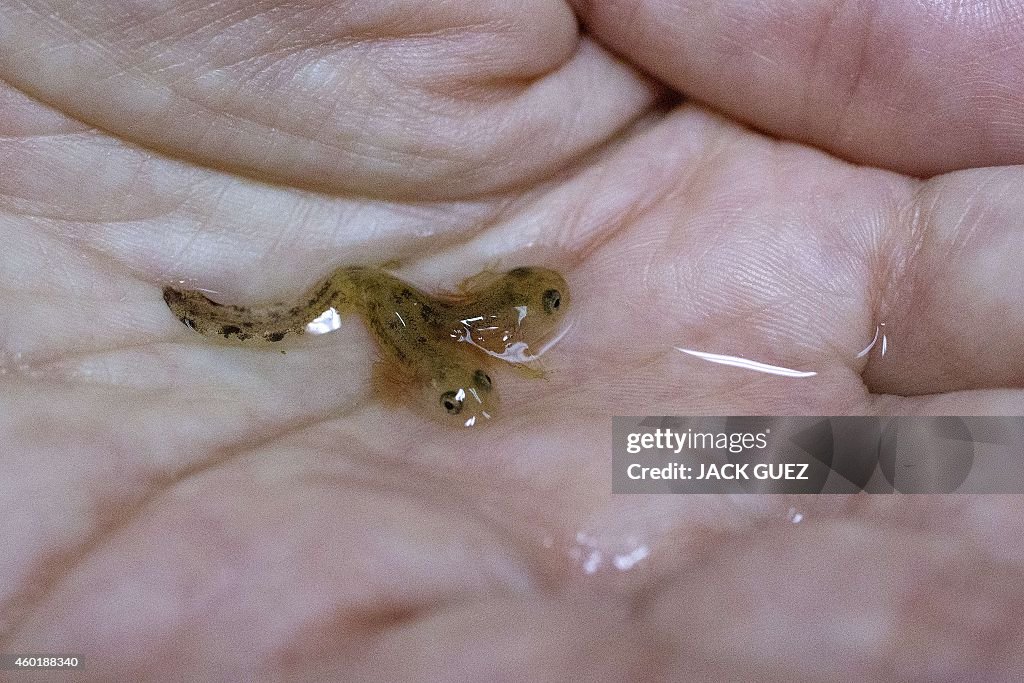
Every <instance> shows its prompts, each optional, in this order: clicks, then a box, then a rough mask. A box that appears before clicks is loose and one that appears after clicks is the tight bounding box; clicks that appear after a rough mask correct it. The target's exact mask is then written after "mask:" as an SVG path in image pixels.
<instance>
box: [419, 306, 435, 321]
mask: <svg viewBox="0 0 1024 683" xmlns="http://www.w3.org/2000/svg"><path fill="white" fill-rule="evenodd" d="M420 317H421V318H423V319H424V320H430V319H431V318H433V317H434V309H433V308H431V307H430V306H423V307H422V308H420Z"/></svg>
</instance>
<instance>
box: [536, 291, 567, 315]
mask: <svg viewBox="0 0 1024 683" xmlns="http://www.w3.org/2000/svg"><path fill="white" fill-rule="evenodd" d="M541 301H543V302H544V312H545V313H554V312H555V311H557V310H558V307H559V306H561V305H562V293H561V292H559V291H558V290H557V289H549V290H548V291H546V292H544V296H543V297H542V298H541Z"/></svg>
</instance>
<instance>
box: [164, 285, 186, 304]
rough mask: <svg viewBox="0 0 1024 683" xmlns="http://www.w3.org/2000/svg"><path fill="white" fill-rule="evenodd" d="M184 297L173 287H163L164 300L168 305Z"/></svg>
mask: <svg viewBox="0 0 1024 683" xmlns="http://www.w3.org/2000/svg"><path fill="white" fill-rule="evenodd" d="M184 298H185V297H183V296H182V295H181V292H179V291H178V290H176V289H175V288H174V287H164V301H165V302H167V305H168V306H169V305H171V304H173V303H177V302H179V301H181V300H182V299H184Z"/></svg>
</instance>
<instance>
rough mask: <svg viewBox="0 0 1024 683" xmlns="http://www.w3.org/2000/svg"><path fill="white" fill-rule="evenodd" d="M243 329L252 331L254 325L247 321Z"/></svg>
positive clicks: (243, 324)
mask: <svg viewBox="0 0 1024 683" xmlns="http://www.w3.org/2000/svg"><path fill="white" fill-rule="evenodd" d="M242 327H244V328H245V329H247V330H251V329H252V328H253V324H252V323H251V322H248V321H247V322H244V323H242Z"/></svg>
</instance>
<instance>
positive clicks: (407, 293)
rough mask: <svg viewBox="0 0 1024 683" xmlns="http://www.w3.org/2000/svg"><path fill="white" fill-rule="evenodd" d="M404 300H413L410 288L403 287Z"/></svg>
mask: <svg viewBox="0 0 1024 683" xmlns="http://www.w3.org/2000/svg"><path fill="white" fill-rule="evenodd" d="M402 298H403V299H411V298H412V290H411V289H409V288H408V287H403V288H402Z"/></svg>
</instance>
